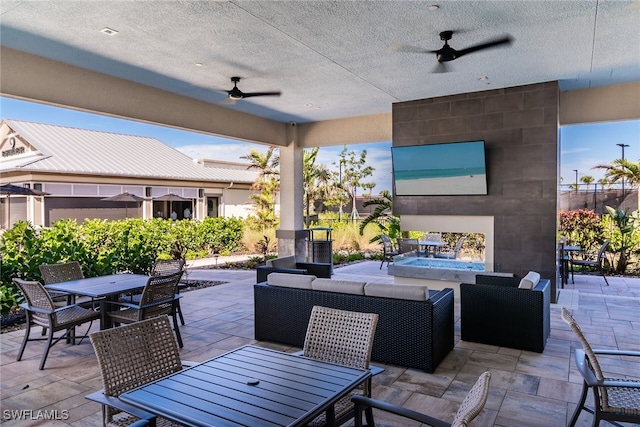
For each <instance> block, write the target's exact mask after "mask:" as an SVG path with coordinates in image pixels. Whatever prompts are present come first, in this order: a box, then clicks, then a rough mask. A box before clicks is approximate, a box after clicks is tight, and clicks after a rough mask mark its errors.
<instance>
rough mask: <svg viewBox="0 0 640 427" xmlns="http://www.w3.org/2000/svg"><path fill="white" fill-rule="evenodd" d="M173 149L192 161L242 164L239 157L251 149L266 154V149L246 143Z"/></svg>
mask: <svg viewBox="0 0 640 427" xmlns="http://www.w3.org/2000/svg"><path fill="white" fill-rule="evenodd" d="M175 149H176V150H178V151H180V152H181V153H184V154H186V155H187V156H189V157H191V158H193V159H212V160H224V161H228V162H243V163H244V162H246V160H244V159H241V157H242V156H246V155H248V154H249V153H250V152H251V149H256V150H258V151H260V152H263V153H264V152H266V150H267V147H266V146H262V145H258V144H251V143H246V142H229V143H219V144H192V145H183V146H180V147H175Z"/></svg>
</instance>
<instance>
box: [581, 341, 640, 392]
mask: <svg viewBox="0 0 640 427" xmlns="http://www.w3.org/2000/svg"><path fill="white" fill-rule="evenodd" d="M596 352H597V354H611V355H627V354H625V353H627V352H624V351H622V352H621V351H616V350H596V351H594V353H596ZM632 353H637V352H632ZM631 356H634V355H631ZM575 358H576V367H577V368H578V371H580V374H581V375H582V378H583V379H584V382H585V383H586V384H587V385H588V386H589V387H597V386H600V387H628V388H640V381H625V380H623V379H605V380H603V381H600V380H598V379H597V378H596V376H595V375H594V374H593V371H592V370H591V368H590V367H589V366H588V364H587V358H586V355H585V352H584V350H576V352H575Z"/></svg>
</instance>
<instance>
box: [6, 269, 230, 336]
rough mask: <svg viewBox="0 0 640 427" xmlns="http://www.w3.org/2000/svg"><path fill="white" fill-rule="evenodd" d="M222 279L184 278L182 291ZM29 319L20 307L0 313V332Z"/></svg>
mask: <svg viewBox="0 0 640 427" xmlns="http://www.w3.org/2000/svg"><path fill="white" fill-rule="evenodd" d="M223 283H227V282H223V281H220V280H182V281H181V282H180V292H181V293H184V292H189V291H195V290H197V289H204V288H208V287H210V286H217V285H222V284H223ZM26 321H27V316H26V314H25V312H24V310H23V309H22V308H20V307H14V308H13V309H11V311H10V312H9V313H8V314H7V315H6V316H3V315H0V334H4V333H7V332H12V331H16V330H19V329H23V328H24V325H25V323H26Z"/></svg>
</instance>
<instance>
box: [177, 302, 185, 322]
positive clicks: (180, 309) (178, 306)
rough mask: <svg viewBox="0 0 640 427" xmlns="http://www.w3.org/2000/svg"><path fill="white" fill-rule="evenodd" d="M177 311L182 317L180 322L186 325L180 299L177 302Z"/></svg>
mask: <svg viewBox="0 0 640 427" xmlns="http://www.w3.org/2000/svg"><path fill="white" fill-rule="evenodd" d="M176 311H177V312H178V316H179V317H180V323H181V324H182V326H184V316H183V315H182V307H180V300H178V302H177V303H176Z"/></svg>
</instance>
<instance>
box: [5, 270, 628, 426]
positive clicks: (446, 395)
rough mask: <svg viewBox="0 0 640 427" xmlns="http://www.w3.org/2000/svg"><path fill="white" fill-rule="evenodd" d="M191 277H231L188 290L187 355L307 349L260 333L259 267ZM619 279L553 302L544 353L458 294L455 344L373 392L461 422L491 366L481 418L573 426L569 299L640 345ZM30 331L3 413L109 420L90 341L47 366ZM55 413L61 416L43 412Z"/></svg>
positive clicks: (588, 322)
mask: <svg viewBox="0 0 640 427" xmlns="http://www.w3.org/2000/svg"><path fill="white" fill-rule="evenodd" d="M379 266H380V263H379V262H374V261H367V262H362V263H359V264H353V265H350V266H346V267H341V268H336V269H335V274H334V277H335V278H343V279H354V278H363V277H364V278H366V280H367V281H380V282H389V283H391V282H392V281H393V280H392V279H393V278H392V277H390V276H388V275H387V269H386V266H385V267H383V268H382V269H380V268H379ZM188 279H194V280H217V281H225V282H227V283H225V284H222V285H218V286H213V287H209V288H205V289H200V290H195V291H191V292H186V293H184V294H183V299H182V301H181V305H182V308H183V310H184V314H185V318H186V319H185V320H186V325H185V326H183V327H181V332H182V337H183V340H184V348H183V349H182V350H181V354H182V357H183V359H184V360H190V361H195V362H199V361H204V360H206V359H208V358H211V357H213V356H216V355H218V354H221V353H224V352H226V351H228V350H231V349H234V348H237V347H239V346H242V345H245V344H256V345H260V346H264V347H269V348H275V349H279V350H283V351H293V350H298V349H297V348H296V349H294V348H290V347H287V346H282V345H278V344H274V343H268V342H256V341H255V340H254V338H253V284H254V283H255V271H235V270H191V271H190V272H189V275H188ZM609 283H610V284H611V286H609V287H607V286H605V284H604V280H603V279H602V278H601V277H598V276H587V275H576V276H575V284H570V285H568V286H567V287H566V288H565V289H563V290H561V291H560V299H559V302H558V304H553V305H552V309H551V335H550V337H549V340H548V342H547V346H546V348H545V351H544V352H543V353H542V354H539V353H532V352H527V351H520V350H514V349H510V348H502V347H495V346H490V345H484V344H476V343H470V342H464V341H461V340H460V318H459V316H460V308H459V299H458V298H457V296H456V299H455V301H456V310H455V313H456V317H455V320H456V332H455V334H456V336H455V343H456V344H455V348H454V350H453V351H452V352H451V353H450V354H449V355H448V356H447V358H446V359H445V360H444V361H443V362H442V363H441V364H440V366H439V367H438V369H437V370H436V372H435V373H434V374H427V373H425V372H422V371H419V370H415V369H407V368H404V367H400V366H391V365H381V366H383V367H384V368H385V371H384V372H383V373H382V374H380V375H377V376H376V377H374V380H373V382H374V389H373V395H374V397H377V398H380V399H383V400H387V401H390V402H393V403H397V404H401V405H404V406H405V407H408V408H411V409H414V410H417V411H423V412H427V413H430V414H431V415H434V416H437V417H440V418H442V419H444V420H447V421H451V420H452V418H453V414H454V412H455V410H456V409H457V406H458V405H459V403H460V402H461V401H462V398H463V397H464V395H465V394H466V392H467V391H468V390H469V388H470V387H471V385H472V384H473V383H474V382H475V380H476V378H477V377H478V375H479V374H480V373H482V372H483V371H485V370H487V369H490V370H491V371H492V378H491V384H490V395H489V399H488V401H487V405H486V408H485V411H483V413H482V414H481V415H480V417H479V418H478V419H477V420H476V422H475V423H474V424H473V425H474V426H544V427H549V426H564V425H566V424H567V421H568V420H569V419H570V417H571V415H572V413H573V410H574V408H575V404H576V402H577V401H578V398H579V395H580V390H581V383H582V379H581V378H580V376H579V374H578V372H577V370H576V369H575V363H574V361H573V354H572V350H573V349H574V348H576V347H578V348H579V346H580V344H579V342H578V341H577V339H576V338H575V337H574V336H573V334H572V332H571V331H570V330H569V328H568V327H567V326H566V325H565V323H564V322H563V321H562V319H561V318H560V308H561V307H562V306H566V307H569V308H571V309H572V310H573V313H574V316H575V317H576V319H577V320H578V322H579V323H580V324H581V326H582V328H583V330H584V332H585V333H586V335H587V338H588V339H589V340H590V342H591V343H592V344H593V346H594V347H600V348H602V347H610V348H616V347H617V348H621V349H629V350H637V351H640V279H633V278H623V277H611V278H609ZM97 328H98V325H97V324H96V325H93V326H92V330H97ZM34 332H36V331H34ZM37 333H39V332H37ZM32 334H33V332H32ZM23 335H24V331H14V332H10V333H6V334H2V335H1V336H0V393H1V396H0V398H1V406H2V419H1V422H2V423H3V424H4V425H6V426H32V425H46V426H58V425H60V426H66V425H73V426H100V425H101V419H100V406H99V405H98V404H96V403H93V402H90V401H87V400H86V399H85V395H87V394H89V393H91V392H93V391H96V390H98V389H100V388H101V380H100V375H99V371H98V365H97V361H96V358H95V355H94V354H93V349H92V347H91V344H90V343H89V341H88V340H85V341H84V342H83V343H82V344H80V345H76V346H71V345H67V344H64V343H58V344H57V345H56V346H54V347H53V348H52V350H51V352H50V354H49V357H48V359H47V364H46V366H45V369H44V370H43V371H39V370H38V363H39V360H40V356H41V354H42V349H43V345H44V343H41V342H40V343H38V342H35V343H34V342H31V343H29V344H28V345H27V348H26V351H25V354H24V357H23V360H22V361H20V362H17V361H16V360H15V358H16V354H17V352H18V349H19V346H20V343H21V340H22V337H23ZM603 364H604V365H605V366H606V369H609V370H612V371H613V372H615V373H616V374H617V375H621V374H624V375H628V376H630V377H631V376H635V377H636V378H638V377H640V364H638V365H632V364H630V363H629V362H627V361H620V360H612V361H606V362H605V363H603ZM12 411H18V412H12ZM28 411H31V412H28ZM43 411H46V412H43ZM19 415H20V416H19ZM45 415H46V416H51V415H53V416H56V415H57V416H58V418H60V419H59V420H44V419H34V418H38V417H44V416H45ZM16 418H22V419H16ZM376 421H377V423H378V425H380V426H405V425H409V426H410V425H418V424H416V423H414V424H410V423H407V422H406V420H404V419H401V418H394V417H391V416H388V415H385V414H377V416H376ZM591 421H592V418H591V415H590V414H583V415H582V416H581V417H580V419H579V421H578V425H579V426H587V425H591Z"/></svg>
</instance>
